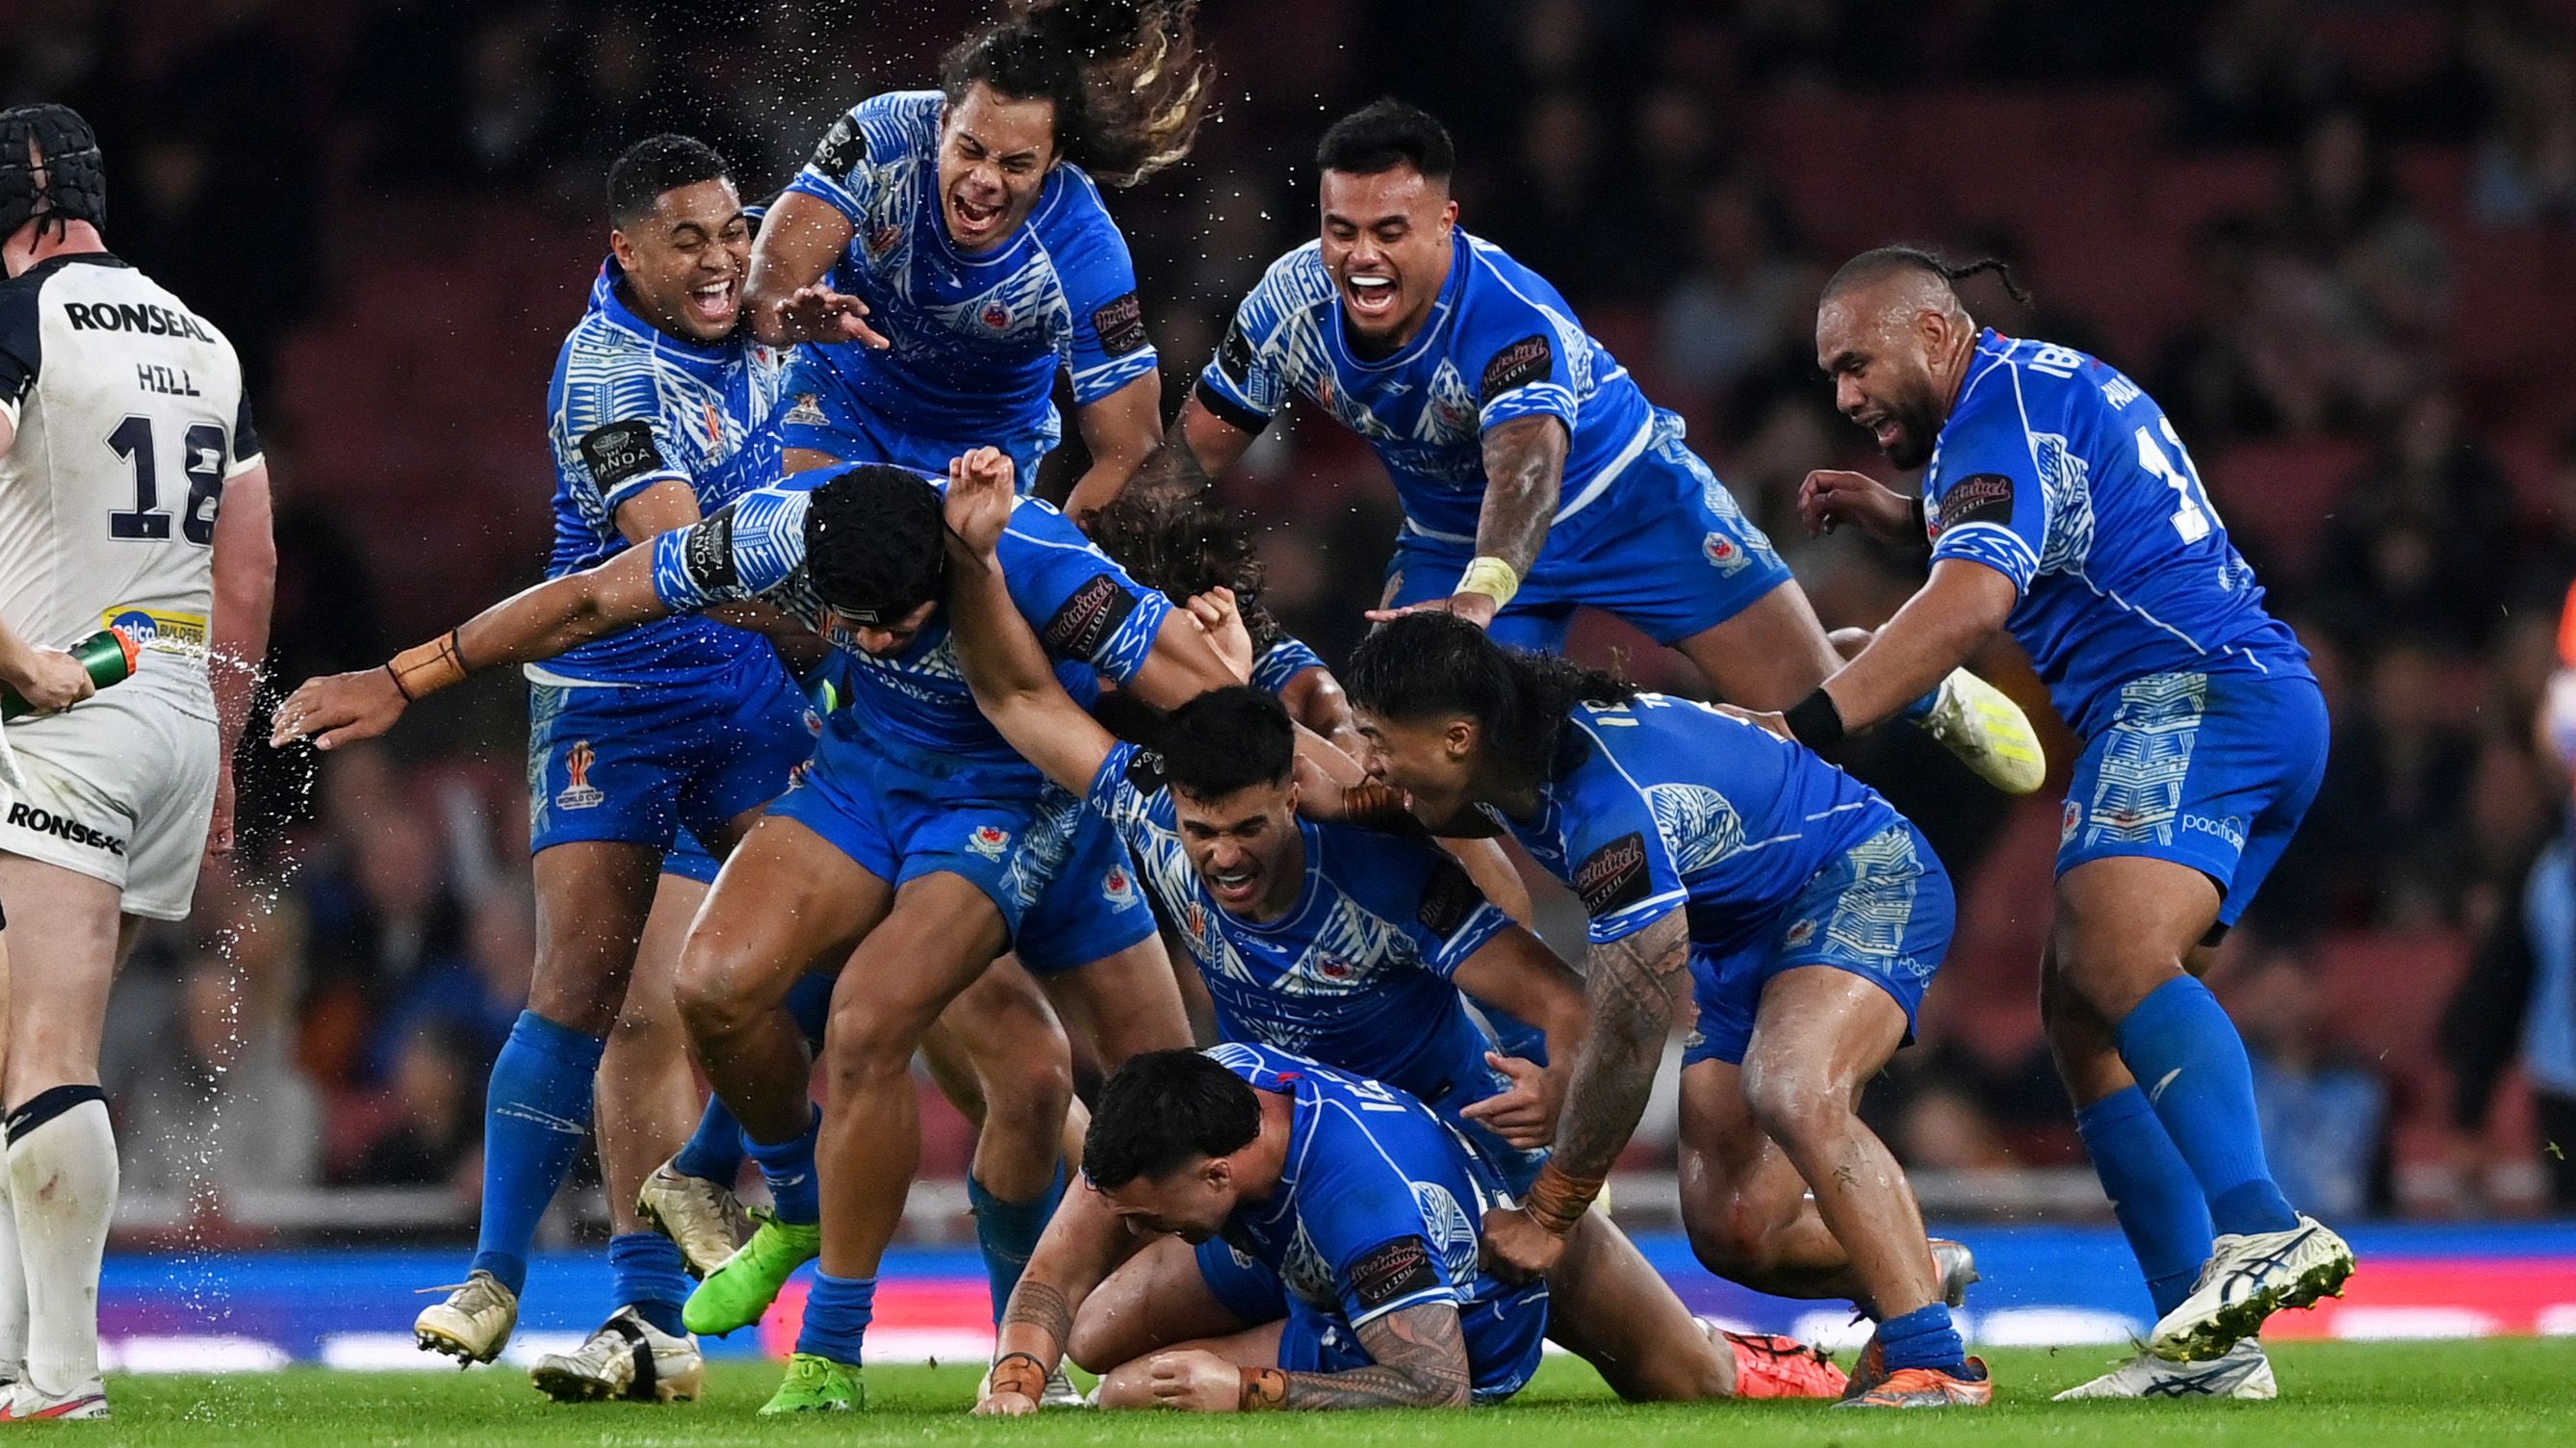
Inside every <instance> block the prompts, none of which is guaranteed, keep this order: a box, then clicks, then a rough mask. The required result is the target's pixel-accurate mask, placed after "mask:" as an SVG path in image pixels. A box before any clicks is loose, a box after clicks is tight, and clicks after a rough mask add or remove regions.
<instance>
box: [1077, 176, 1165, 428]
mask: <svg viewBox="0 0 2576 1448" xmlns="http://www.w3.org/2000/svg"><path fill="white" fill-rule="evenodd" d="M1065 184H1066V185H1068V186H1074V185H1078V186H1080V187H1082V188H1083V195H1082V196H1081V197H1080V198H1069V199H1078V200H1080V201H1082V202H1084V203H1085V205H1084V206H1083V208H1082V211H1081V213H1080V215H1081V219H1080V222H1079V223H1078V226H1077V228H1076V229H1075V231H1074V233H1073V234H1072V235H1070V236H1067V237H1065V238H1063V239H1062V240H1061V241H1060V242H1059V243H1058V244H1057V246H1056V249H1055V252H1054V256H1055V265H1056V278H1057V280H1058V281H1059V282H1060V283H1061V284H1062V285H1063V287H1064V299H1065V303H1066V305H1067V306H1069V307H1070V308H1071V309H1072V311H1073V336H1072V339H1071V348H1070V355H1068V356H1067V357H1066V359H1065V370H1066V372H1067V374H1068V375H1069V376H1070V378H1071V380H1072V383H1073V400H1074V404H1075V405H1076V406H1083V405H1086V404H1089V403H1093V402H1097V401H1099V400H1100V399H1101V398H1104V397H1107V396H1108V395H1109V394H1111V393H1113V392H1116V391H1117V390H1118V389H1119V388H1122V387H1124V386H1126V385H1127V384H1128V383H1130V382H1133V381H1135V380H1136V379H1137V378H1139V377H1142V376H1144V375H1145V374H1146V373H1148V372H1151V371H1153V370H1154V369H1155V367H1157V366H1158V365H1160V362H1159V358H1158V357H1157V355H1156V354H1155V351H1154V343H1153V339H1152V338H1150V337H1148V336H1147V335H1146V334H1145V310H1144V304H1143V302H1141V301H1140V300H1139V299H1138V298H1137V295H1136V263H1135V260H1134V259H1133V258H1132V257H1131V256H1129V255H1128V251H1127V238H1126V237H1124V236H1121V235H1120V234H1119V232H1118V224H1117V223H1116V222H1114V221H1111V220H1110V219H1109V212H1108V211H1107V210H1106V209H1105V208H1104V207H1102V206H1101V204H1100V195H1099V192H1098V191H1097V190H1096V189H1095V188H1094V187H1093V185H1092V182H1091V178H1090V177H1088V176H1082V175H1073V176H1068V177H1067V178H1066V179H1065Z"/></svg>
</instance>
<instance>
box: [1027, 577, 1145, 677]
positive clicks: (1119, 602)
mask: <svg viewBox="0 0 2576 1448" xmlns="http://www.w3.org/2000/svg"><path fill="white" fill-rule="evenodd" d="M1135 611H1136V595H1134V594H1132V593H1129V592H1128V591H1127V590H1126V589H1124V588H1121V587H1119V586H1118V580H1117V579H1116V578H1115V577H1113V576H1112V575H1110V574H1106V573H1095V574H1093V575H1092V577H1091V581H1090V582H1089V583H1086V584H1084V585H1082V587H1080V588H1077V589H1075V590H1074V591H1073V597H1071V598H1068V599H1066V600H1065V601H1064V607H1062V608H1059V609H1057V610H1056V611H1055V617H1053V618H1051V619H1048V620H1047V621H1046V627H1044V628H1042V629H1039V630H1038V640H1039V641H1040V642H1041V643H1044V644H1045V645H1046V646H1047V652H1049V653H1051V654H1054V655H1056V656H1057V657H1058V658H1067V659H1087V658H1090V657H1091V656H1092V655H1093V654H1095V653H1097V652H1099V650H1100V646H1101V645H1102V644H1105V643H1107V642H1108V641H1109V636H1110V635H1111V634H1113V633H1116V632H1117V631H1118V625H1120V624H1122V623H1125V622H1126V621H1127V615H1129V614H1130V613H1133V612H1135Z"/></svg>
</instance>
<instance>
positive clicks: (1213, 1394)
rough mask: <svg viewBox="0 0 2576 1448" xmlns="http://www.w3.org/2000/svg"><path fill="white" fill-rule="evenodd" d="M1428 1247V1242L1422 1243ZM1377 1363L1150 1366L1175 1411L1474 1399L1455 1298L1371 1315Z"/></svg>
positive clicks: (1163, 1360) (1173, 1361) (1366, 1332)
mask: <svg viewBox="0 0 2576 1448" xmlns="http://www.w3.org/2000/svg"><path fill="white" fill-rule="evenodd" d="M1424 1250H1425V1251H1428V1250H1429V1245H1428V1244H1427V1243H1426V1244H1424ZM1357 1335H1358V1337H1359V1340H1360V1346H1361V1347H1363V1348H1365V1349H1367V1350H1368V1355H1369V1357H1370V1358H1371V1359H1373V1361H1372V1362H1371V1363H1370V1364H1369V1366H1367V1367H1364V1368H1353V1369H1351V1370H1350V1371H1348V1372H1341V1373H1292V1372H1289V1371H1287V1370H1286V1369H1284V1368H1269V1367H1262V1368H1235V1367H1231V1366H1228V1365H1227V1364H1226V1363H1225V1362H1224V1360H1223V1359H1221V1358H1218V1357H1217V1356H1216V1355H1215V1354H1213V1353H1206V1352H1173V1353H1164V1354H1162V1355H1160V1356H1159V1357H1157V1358H1155V1359H1154V1361H1153V1364H1152V1374H1153V1377H1152V1381H1153V1388H1154V1396H1155V1397H1157V1398H1159V1399H1161V1400H1162V1401H1163V1402H1165V1403H1166V1404H1169V1405H1170V1406H1172V1407H1176V1408H1195V1409H1198V1410H1199V1411H1202V1412H1207V1411H1215V1412H1224V1411H1227V1409H1226V1407H1224V1406H1220V1405H1219V1401H1220V1400H1221V1399H1222V1398H1223V1396H1224V1395H1225V1393H1226V1391H1227V1389H1229V1388H1231V1389H1232V1391H1233V1396H1234V1402H1233V1404H1232V1405H1231V1406H1232V1407H1234V1408H1238V1409H1241V1410H1242V1411H1244V1412H1259V1411H1261V1410H1263V1409H1271V1408H1298V1409H1309V1410H1313V1409H1327V1408H1463V1407H1466V1406H1467V1405H1468V1404H1469V1403H1470V1402H1472V1401H1474V1397H1473V1394H1474V1390H1475V1383H1476V1377H1475V1369H1474V1367H1473V1366H1472V1365H1471V1364H1470V1363H1469V1361H1468V1359H1467V1335H1466V1332H1465V1331H1464V1330H1463V1329H1462V1328H1461V1327H1460V1326H1459V1324H1458V1305H1457V1304H1456V1303H1454V1302H1424V1303H1417V1304H1416V1305H1414V1306H1412V1307H1400V1308H1397V1309H1396V1310H1395V1311H1393V1312H1390V1313H1388V1314H1386V1315H1385V1316H1383V1317H1373V1318H1371V1319H1369V1320H1368V1321H1367V1322H1365V1323H1362V1324H1361V1325H1360V1327H1359V1330H1358V1334H1357Z"/></svg>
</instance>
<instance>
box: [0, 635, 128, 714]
mask: <svg viewBox="0 0 2576 1448" xmlns="http://www.w3.org/2000/svg"><path fill="white" fill-rule="evenodd" d="M142 651H143V646H142V645H141V644H140V643H138V642H136V641H135V638H134V635H132V634H130V633H127V632H126V631H125V630H123V629H121V628H103V629H100V630H99V631H98V632H96V633H94V634H91V635H90V636H89V637H88V638H85V639H82V640H81V641H80V642H79V643H76V644H74V645H72V646H71V656H72V657H73V658H76V659H78V660H80V664H81V667H82V668H84V669H87V670H89V681H90V682H91V683H93V684H96V685H97V686H98V687H100V688H102V689H104V688H106V687H107V686H108V685H110V684H117V683H122V682H124V681H125V679H126V677H127V676H128V675H131V674H132V673H133V672H134V661H135V659H136V658H137V657H139V656H140V655H141V653H142ZM31 707H33V706H32V705H30V704H28V702H27V701H26V700H24V699H21V698H19V697H18V691H17V690H15V689H12V688H10V687H9V686H8V685H6V684H0V719H15V718H17V717H18V716H19V715H21V714H24V713H26V712H27V711H28V709H30V708H31Z"/></svg>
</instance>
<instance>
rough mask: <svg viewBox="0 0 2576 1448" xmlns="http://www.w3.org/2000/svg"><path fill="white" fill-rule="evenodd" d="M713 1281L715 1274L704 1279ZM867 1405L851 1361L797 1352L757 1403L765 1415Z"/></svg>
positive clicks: (845, 1410)
mask: <svg viewBox="0 0 2576 1448" xmlns="http://www.w3.org/2000/svg"><path fill="white" fill-rule="evenodd" d="M707 1280H708V1281H710V1282H713V1281H714V1280H715V1279H714V1278H712V1277H711V1278H708V1279H707ZM867 1405H868V1385H867V1382H866V1380H865V1379H863V1378H861V1377H860V1376H859V1369H858V1367H857V1366H856V1365H855V1364H852V1363H836V1362H834V1361H832V1360H831V1359H830V1358H827V1357H816V1356H814V1355H813V1354H812V1353H805V1352H800V1353H798V1354H796V1355H795V1356H793V1357H791V1358H789V1359H788V1360H787V1381H785V1382H783V1383H780V1384H779V1385H778V1391H777V1393H775V1394H774V1395H772V1396H771V1398H770V1400H769V1401H768V1402H766V1403H763V1404H761V1405H760V1416H762V1417H764V1418H780V1417H785V1416H786V1415H787V1414H789V1413H856V1412H860V1411H862V1410H864V1409H865V1408H866V1407H867Z"/></svg>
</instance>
